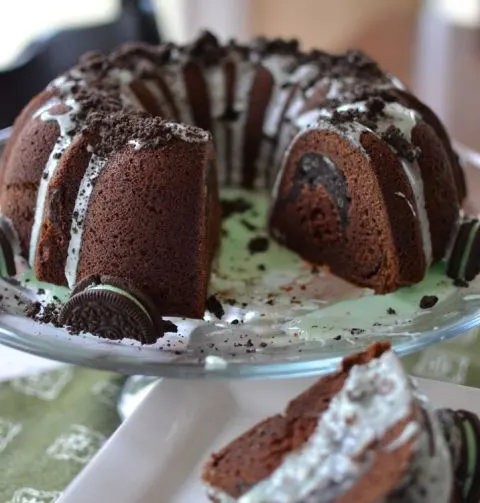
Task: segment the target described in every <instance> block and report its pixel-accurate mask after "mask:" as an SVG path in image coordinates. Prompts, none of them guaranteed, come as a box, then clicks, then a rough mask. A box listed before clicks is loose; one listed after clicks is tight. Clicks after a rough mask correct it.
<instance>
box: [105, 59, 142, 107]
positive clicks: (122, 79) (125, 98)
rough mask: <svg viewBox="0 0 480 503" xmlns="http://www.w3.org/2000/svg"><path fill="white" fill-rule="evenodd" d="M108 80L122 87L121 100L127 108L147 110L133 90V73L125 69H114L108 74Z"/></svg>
mask: <svg viewBox="0 0 480 503" xmlns="http://www.w3.org/2000/svg"><path fill="white" fill-rule="evenodd" d="M108 78H110V79H113V81H114V82H115V83H117V84H119V85H120V93H119V94H120V99H121V100H122V103H123V105H124V106H125V107H131V108H134V109H136V110H145V108H144V107H143V105H142V103H141V101H140V100H139V99H138V97H137V95H136V94H135V92H134V91H133V89H132V88H131V84H132V82H133V81H134V80H135V75H134V73H133V72H132V71H130V70H126V69H124V68H121V69H120V68H112V69H111V70H110V71H109V72H108Z"/></svg>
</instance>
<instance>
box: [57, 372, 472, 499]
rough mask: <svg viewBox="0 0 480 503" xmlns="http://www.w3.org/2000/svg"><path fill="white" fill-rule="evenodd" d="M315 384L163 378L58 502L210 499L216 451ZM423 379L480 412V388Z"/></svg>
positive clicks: (447, 403) (449, 403)
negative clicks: (208, 472) (207, 483)
mask: <svg viewBox="0 0 480 503" xmlns="http://www.w3.org/2000/svg"><path fill="white" fill-rule="evenodd" d="M313 382H314V380H313V379H296V380H288V381H257V382H256V381H236V382H234V381H232V382H227V381H225V382H223V381H177V380H166V379H163V380H161V381H160V382H159V383H158V384H157V385H156V386H155V387H154V388H153V389H152V391H151V393H150V394H149V395H148V397H147V398H146V399H145V401H144V402H143V403H142V405H141V406H140V407H139V408H138V409H137V411H136V412H135V413H134V414H133V415H132V416H131V417H130V418H129V419H128V420H127V421H126V422H125V423H123V425H122V426H121V427H120V428H119V429H118V431H117V432H116V433H115V434H114V435H113V437H112V438H111V439H110V440H109V441H108V443H107V444H106V445H105V446H104V448H103V449H102V450H101V451H100V452H99V453H98V454H97V456H96V457H95V458H94V459H93V460H92V461H91V462H90V464H89V465H88V466H87V467H86V469H85V470H84V471H83V472H82V473H81V474H80V475H79V476H78V477H77V478H76V479H75V480H74V481H73V483H72V484H71V485H70V487H69V488H68V489H67V490H66V492H65V493H64V495H63V497H62V498H61V499H60V500H59V503H85V502H96V503H100V502H102V503H110V502H115V503H207V501H208V500H207V498H206V496H205V494H204V491H203V488H202V486H201V483H200V474H201V468H202V465H203V463H204V462H205V460H206V459H207V458H208V456H209V454H210V453H211V452H212V451H214V450H216V449H218V448H219V447H221V446H223V445H225V443H226V442H228V441H230V440H232V439H233V438H235V437H236V436H237V435H238V434H239V433H241V432H243V431H244V430H245V429H247V428H248V427H250V426H252V425H254V424H255V423H256V422H258V421H259V420H260V419H263V418H265V417H266V416H268V415H270V414H273V413H276V412H279V411H281V410H282V409H283V408H284V406H285V404H286V403H287V401H288V400H290V399H291V398H293V397H294V396H296V395H297V394H298V393H300V392H301V391H303V390H304V389H305V388H307V387H308V386H309V385H310V384H312V383H313ZM418 382H419V383H420V387H421V388H422V390H423V391H424V392H425V393H426V394H427V395H428V396H429V398H430V399H431V400H432V402H433V403H435V404H437V405H439V406H443V407H452V408H466V409H468V410H471V411H474V412H476V413H477V414H480V390H477V389H474V388H467V387H465V386H457V385H453V384H445V383H440V382H436V381H430V380H425V379H418Z"/></svg>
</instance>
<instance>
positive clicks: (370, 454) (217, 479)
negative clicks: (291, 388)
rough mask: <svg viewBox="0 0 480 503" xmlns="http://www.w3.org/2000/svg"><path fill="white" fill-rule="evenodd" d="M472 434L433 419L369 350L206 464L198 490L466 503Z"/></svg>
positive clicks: (390, 356) (454, 415) (462, 415)
mask: <svg viewBox="0 0 480 503" xmlns="http://www.w3.org/2000/svg"><path fill="white" fill-rule="evenodd" d="M479 425H480V423H479V421H478V418H477V417H476V416H475V415H474V414H472V413H466V412H464V411H459V412H454V411H446V410H440V411H437V412H435V413H434V412H432V411H431V410H430V408H429V406H428V404H427V403H426V400H425V399H424V397H423V396H422V395H420V394H419V392H418V391H417V389H416V387H415V385H414V384H413V382H412V381H411V380H410V378H409V377H408V376H407V375H406V374H405V372H404V370H403V368H402V365H401V362H400V361H399V360H398V358H397V357H396V356H395V355H394V353H393V352H392V351H390V350H389V349H388V345H383V344H377V345H373V346H371V347H370V348H369V349H368V350H367V351H366V352H365V353H361V354H357V355H353V356H351V357H348V358H346V359H345V360H344V362H343V364H342V368H341V369H340V370H339V371H338V372H336V373H333V374H330V375H327V376H325V377H322V378H321V379H320V380H319V381H318V382H317V383H316V384H314V385H313V386H312V387H311V388H310V389H308V390H307V391H305V392H304V393H302V394H301V395H300V396H298V397H297V398H294V399H293V400H292V401H291V402H290V403H289V404H288V406H287V407H286V410H285V412H284V413H282V414H277V415H275V416H273V417H270V418H268V419H265V420H263V421H262V422H260V423H258V424H257V425H255V426H253V427H252V428H251V429H250V430H249V431H247V432H246V433H244V434H243V435H241V436H240V437H238V438H237V439H235V440H233V441H232V442H231V443H230V444H229V445H227V446H226V447H225V448H223V449H222V450H221V451H219V452H217V453H215V454H213V455H212V457H211V459H210V460H209V461H208V462H207V464H206V465H205V469H204V472H203V481H204V483H205V485H206V490H207V493H208V495H209V497H210V499H211V501H214V502H216V503H233V502H235V501H238V502H241V503H267V502H273V501H275V502H285V503H287V502H288V503H295V502H298V503H300V502H302V503H303V502H315V503H340V502H342V503H343V502H353V501H354V502H355V503H375V502H378V501H382V502H391V503H401V502H402V503H416V502H422V503H452V502H454V503H461V502H472V503H473V502H474V501H478V498H479V494H480V491H479V487H480V484H479V482H478V481H479V477H478V473H476V470H477V467H478V439H479V434H480V426H479Z"/></svg>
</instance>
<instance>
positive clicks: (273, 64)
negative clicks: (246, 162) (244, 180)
mask: <svg viewBox="0 0 480 503" xmlns="http://www.w3.org/2000/svg"><path fill="white" fill-rule="evenodd" d="M294 61H295V58H294V57H293V56H287V55H280V54H274V55H269V56H266V57H265V58H264V59H263V60H262V61H261V65H262V67H264V68H265V69H266V70H268V72H270V75H271V76H272V79H273V89H272V94H271V96H270V100H269V102H268V105H267V108H266V111H265V116H264V118H263V129H262V138H261V141H260V148H259V153H258V157H257V159H256V161H255V163H256V175H255V184H256V187H257V188H268V187H267V186H266V185H265V184H266V182H267V180H269V179H270V178H271V171H272V166H270V165H269V163H270V162H271V161H270V160H271V154H272V151H273V149H274V139H275V137H276V135H277V132H278V128H279V125H280V120H281V113H282V110H283V109H284V107H285V101H286V100H287V99H288V96H289V91H290V90H289V89H287V90H286V89H282V88H281V84H282V83H283V82H286V81H287V80H288V77H289V74H290V68H289V67H290V65H292V64H293V63H294Z"/></svg>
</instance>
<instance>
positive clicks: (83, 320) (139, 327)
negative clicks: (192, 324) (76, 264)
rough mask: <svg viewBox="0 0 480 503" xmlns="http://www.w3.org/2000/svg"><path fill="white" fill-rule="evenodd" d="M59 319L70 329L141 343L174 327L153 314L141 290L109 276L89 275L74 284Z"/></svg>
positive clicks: (156, 337)
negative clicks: (79, 282)
mask: <svg viewBox="0 0 480 503" xmlns="http://www.w3.org/2000/svg"><path fill="white" fill-rule="evenodd" d="M59 322H60V324H62V325H65V326H67V327H68V328H69V330H70V331H71V332H72V333H81V332H88V333H92V334H95V335H98V336H99V337H104V338H106V339H111V340H120V339H124V338H127V339H136V340H138V341H140V342H141V343H142V344H153V343H154V342H156V341H157V339H158V338H160V337H162V336H163V335H164V333H165V331H176V327H175V325H173V324H171V323H168V322H164V321H163V320H162V319H161V317H159V316H156V315H154V314H152V310H151V306H150V305H149V303H148V301H146V299H145V297H144V296H143V295H142V294H141V293H140V292H138V291H136V290H135V289H134V288H132V287H129V286H128V285H126V283H125V282H122V281H121V280H117V279H116V278H110V277H101V278H100V277H90V278H88V279H87V280H84V281H82V283H81V284H79V285H77V287H76V288H75V290H74V291H73V294H72V297H71V298H70V300H69V301H68V302H67V303H66V304H65V305H64V306H63V307H62V310H61V311H60V314H59Z"/></svg>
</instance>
